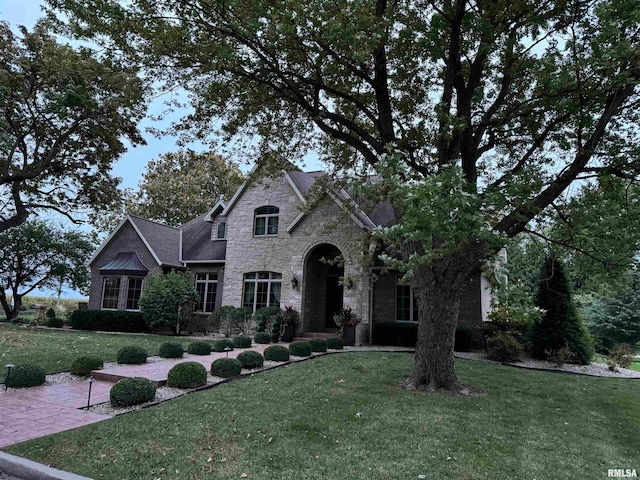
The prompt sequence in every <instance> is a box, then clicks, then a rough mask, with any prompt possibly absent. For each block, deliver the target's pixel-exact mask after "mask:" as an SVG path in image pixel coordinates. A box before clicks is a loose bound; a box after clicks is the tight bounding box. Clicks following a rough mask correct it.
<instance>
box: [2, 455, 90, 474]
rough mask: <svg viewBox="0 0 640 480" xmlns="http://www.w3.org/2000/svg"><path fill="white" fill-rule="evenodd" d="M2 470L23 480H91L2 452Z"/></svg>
mask: <svg viewBox="0 0 640 480" xmlns="http://www.w3.org/2000/svg"><path fill="white" fill-rule="evenodd" d="M0 470H1V471H2V472H3V473H6V474H7V475H11V476H14V477H18V478H21V479H23V480H91V479H90V478H89V477H82V476H80V475H76V474H75V473H70V472H65V471H63V470H58V469H56V468H51V467H47V466H46V465H43V464H41V463H38V462H34V461H32V460H27V459H25V458H22V457H17V456H15V455H10V454H8V453H5V452H0Z"/></svg>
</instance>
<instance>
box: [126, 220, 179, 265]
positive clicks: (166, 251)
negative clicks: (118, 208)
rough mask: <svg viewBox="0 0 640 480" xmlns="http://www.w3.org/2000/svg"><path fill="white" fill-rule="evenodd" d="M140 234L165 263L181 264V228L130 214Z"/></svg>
mask: <svg viewBox="0 0 640 480" xmlns="http://www.w3.org/2000/svg"><path fill="white" fill-rule="evenodd" d="M129 217H130V218H131V221H132V222H133V223H134V224H135V226H136V228H137V229H138V230H139V231H140V234H141V235H142V236H143V237H144V239H145V240H146V242H147V243H148V244H149V246H150V247H151V250H153V252H154V253H155V254H156V255H157V256H158V258H159V259H160V262H161V263H162V264H164V265H173V266H180V258H179V256H178V253H179V246H180V230H179V229H177V228H174V227H169V226H168V225H163V224H161V223H158V222H152V221H151V220H146V219H144V218H142V217H137V216H135V215H131V214H129Z"/></svg>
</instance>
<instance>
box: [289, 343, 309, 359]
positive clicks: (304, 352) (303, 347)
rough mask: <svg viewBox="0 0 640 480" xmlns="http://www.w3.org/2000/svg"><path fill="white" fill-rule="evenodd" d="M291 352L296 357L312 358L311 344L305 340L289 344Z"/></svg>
mask: <svg viewBox="0 0 640 480" xmlns="http://www.w3.org/2000/svg"><path fill="white" fill-rule="evenodd" d="M289 352H290V353H291V355H295V356H296V357H309V356H311V344H310V343H309V342H307V341H305V340H296V341H295V342H291V343H290V344H289Z"/></svg>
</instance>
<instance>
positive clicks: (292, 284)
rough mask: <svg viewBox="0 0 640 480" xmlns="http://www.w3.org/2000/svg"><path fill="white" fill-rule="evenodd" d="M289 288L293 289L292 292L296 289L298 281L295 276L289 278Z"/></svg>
mask: <svg viewBox="0 0 640 480" xmlns="http://www.w3.org/2000/svg"><path fill="white" fill-rule="evenodd" d="M291 288H293V289H294V290H297V289H298V279H297V278H296V276H295V275H294V276H293V277H291Z"/></svg>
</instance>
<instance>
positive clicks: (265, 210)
mask: <svg viewBox="0 0 640 480" xmlns="http://www.w3.org/2000/svg"><path fill="white" fill-rule="evenodd" d="M279 213H280V209H279V208H278V207H273V206H266V207H260V208H257V209H256V221H255V227H254V229H253V234H254V235H255V236H256V237H261V236H267V235H277V234H278V214H279Z"/></svg>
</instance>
